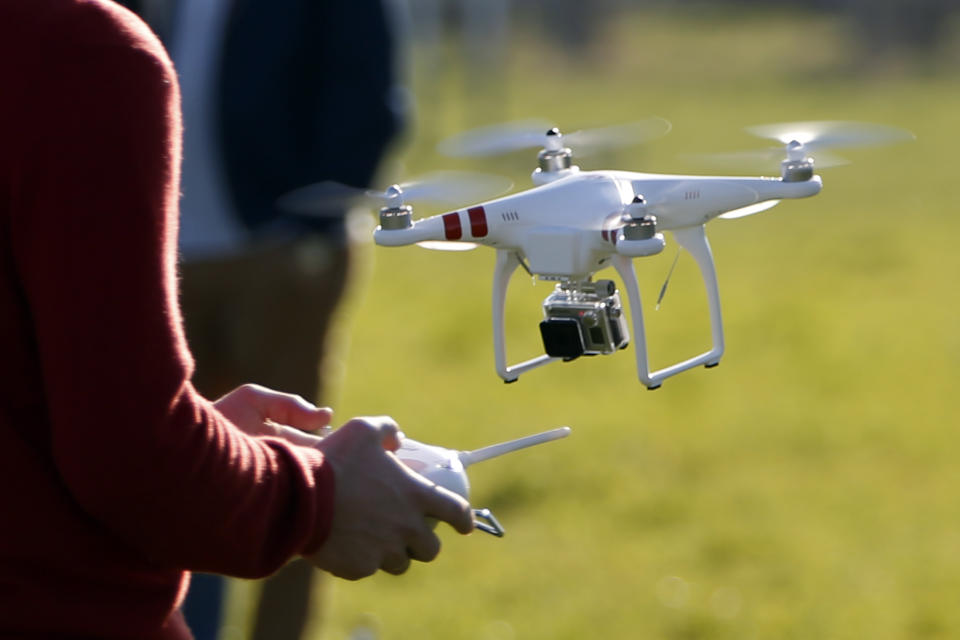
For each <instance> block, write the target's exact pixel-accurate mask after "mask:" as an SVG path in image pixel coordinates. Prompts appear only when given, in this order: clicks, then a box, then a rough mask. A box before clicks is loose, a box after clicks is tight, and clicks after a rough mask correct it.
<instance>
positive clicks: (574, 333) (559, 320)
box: [540, 280, 630, 360]
mask: <svg viewBox="0 0 960 640" xmlns="http://www.w3.org/2000/svg"><path fill="white" fill-rule="evenodd" d="M543 315H544V319H543V321H542V322H541V323H540V335H541V337H542V338H543V348H544V350H545V351H546V353H547V355H548V356H550V357H553V358H563V359H564V360H573V359H575V358H579V357H580V356H595V355H600V354H609V353H613V352H615V351H617V350H619V349H624V348H626V346H627V344H628V343H629V342H630V333H629V331H628V329H627V321H626V317H625V316H624V313H623V307H622V306H621V304H620V294H619V292H618V291H617V287H616V285H615V284H614V282H613V280H597V281H596V282H561V283H559V284H557V287H556V289H554V291H553V293H551V294H550V295H549V296H547V299H546V300H544V301H543Z"/></svg>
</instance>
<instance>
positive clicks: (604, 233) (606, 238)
mask: <svg viewBox="0 0 960 640" xmlns="http://www.w3.org/2000/svg"><path fill="white" fill-rule="evenodd" d="M600 235H601V236H603V240H604V242H609V241H610V240H609V239H608V236H607V230H606V229H603V230H602V231H600Z"/></svg>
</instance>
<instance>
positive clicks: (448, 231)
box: [443, 213, 463, 240]
mask: <svg viewBox="0 0 960 640" xmlns="http://www.w3.org/2000/svg"><path fill="white" fill-rule="evenodd" d="M443 235H444V236H445V237H446V238H447V240H459V239H460V238H462V237H463V228H462V227H461V226H460V214H459V213H447V214H445V215H444V216H443Z"/></svg>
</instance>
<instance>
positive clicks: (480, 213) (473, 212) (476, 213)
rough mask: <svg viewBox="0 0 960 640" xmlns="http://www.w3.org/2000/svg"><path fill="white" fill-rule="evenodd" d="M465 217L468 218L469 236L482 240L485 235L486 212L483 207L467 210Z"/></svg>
mask: <svg viewBox="0 0 960 640" xmlns="http://www.w3.org/2000/svg"><path fill="white" fill-rule="evenodd" d="M467 215H469V216H470V235H472V236H473V237H474V238H482V237H484V236H486V235H487V232H488V229H487V212H486V211H484V210H483V207H473V208H472V209H467Z"/></svg>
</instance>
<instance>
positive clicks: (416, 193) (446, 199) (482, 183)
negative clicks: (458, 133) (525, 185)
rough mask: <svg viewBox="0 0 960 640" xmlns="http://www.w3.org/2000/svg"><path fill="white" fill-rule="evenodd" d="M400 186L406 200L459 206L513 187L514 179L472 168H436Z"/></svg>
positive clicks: (488, 197)
mask: <svg viewBox="0 0 960 640" xmlns="http://www.w3.org/2000/svg"><path fill="white" fill-rule="evenodd" d="M399 187H400V190H401V192H402V193H403V199H404V200H414V201H416V200H421V201H426V202H436V203H439V204H451V205H460V204H466V203H470V202H476V201H479V200H486V199H490V198H495V197H497V196H499V195H502V194H504V193H506V192H507V191H509V190H510V189H511V188H512V187H513V181H512V180H510V179H509V178H505V177H503V176H494V175H490V174H484V173H473V172H470V171H435V172H433V173H428V174H426V175H424V176H422V177H420V178H417V179H416V180H412V181H410V182H405V183H403V184H400V185H399Z"/></svg>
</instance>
